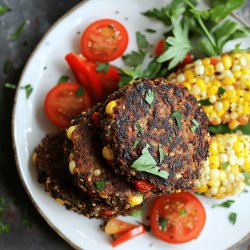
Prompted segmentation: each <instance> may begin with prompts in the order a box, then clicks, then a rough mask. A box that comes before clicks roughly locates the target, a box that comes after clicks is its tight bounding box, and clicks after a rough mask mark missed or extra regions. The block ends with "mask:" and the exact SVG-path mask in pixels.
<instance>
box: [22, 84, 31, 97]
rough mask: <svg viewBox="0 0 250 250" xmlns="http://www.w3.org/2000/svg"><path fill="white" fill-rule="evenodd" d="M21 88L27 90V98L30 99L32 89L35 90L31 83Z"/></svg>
mask: <svg viewBox="0 0 250 250" xmlns="http://www.w3.org/2000/svg"><path fill="white" fill-rule="evenodd" d="M21 89H24V90H25V93H26V99H28V98H29V96H30V95H31V93H32V91H33V88H32V86H31V84H27V85H25V86H23V87H21Z"/></svg>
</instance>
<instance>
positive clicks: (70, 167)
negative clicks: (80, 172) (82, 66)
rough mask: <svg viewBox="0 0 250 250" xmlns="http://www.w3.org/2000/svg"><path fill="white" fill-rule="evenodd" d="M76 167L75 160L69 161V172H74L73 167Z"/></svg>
mask: <svg viewBox="0 0 250 250" xmlns="http://www.w3.org/2000/svg"><path fill="white" fill-rule="evenodd" d="M75 167H76V162H75V161H70V162H69V171H70V173H71V174H74V169H75Z"/></svg>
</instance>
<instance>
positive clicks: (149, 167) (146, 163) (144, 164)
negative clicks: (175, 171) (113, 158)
mask: <svg viewBox="0 0 250 250" xmlns="http://www.w3.org/2000/svg"><path fill="white" fill-rule="evenodd" d="M148 147H149V145H148V144H147V145H146V147H145V148H144V149H143V150H142V155H141V156H140V157H139V158H138V159H137V160H135V161H134V162H133V164H132V165H131V167H132V168H134V169H136V170H137V171H143V172H147V173H150V174H153V175H157V176H160V177H162V178H164V179H167V178H168V176H169V173H168V172H167V171H165V170H160V168H159V167H158V166H157V163H156V161H155V159H154V158H153V157H152V155H151V154H150V152H149V151H148Z"/></svg>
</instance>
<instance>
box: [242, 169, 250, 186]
mask: <svg viewBox="0 0 250 250" xmlns="http://www.w3.org/2000/svg"><path fill="white" fill-rule="evenodd" d="M242 174H243V176H244V177H245V179H246V180H245V182H246V184H247V185H248V186H250V173H247V172H245V171H243V172H242Z"/></svg>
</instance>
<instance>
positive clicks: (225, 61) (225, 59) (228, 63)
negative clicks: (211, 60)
mask: <svg viewBox="0 0 250 250" xmlns="http://www.w3.org/2000/svg"><path fill="white" fill-rule="evenodd" d="M222 63H223V65H224V68H225V69H230V68H231V67H232V64H233V62H232V58H231V57H230V56H228V55H223V56H222Z"/></svg>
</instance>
